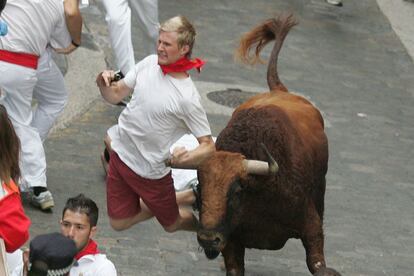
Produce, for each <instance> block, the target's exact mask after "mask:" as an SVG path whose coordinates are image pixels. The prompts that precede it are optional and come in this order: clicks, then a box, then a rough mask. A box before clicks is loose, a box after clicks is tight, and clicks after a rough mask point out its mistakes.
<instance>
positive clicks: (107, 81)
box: [96, 70, 115, 87]
mask: <svg viewBox="0 0 414 276" xmlns="http://www.w3.org/2000/svg"><path fill="white" fill-rule="evenodd" d="M114 75H115V72H114V71H113V70H104V71H103V72H102V73H100V74H99V75H98V76H97V77H96V84H97V85H98V86H99V87H103V86H106V87H109V86H111V83H112V81H113V80H114Z"/></svg>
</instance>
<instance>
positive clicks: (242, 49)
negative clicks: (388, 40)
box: [236, 14, 298, 92]
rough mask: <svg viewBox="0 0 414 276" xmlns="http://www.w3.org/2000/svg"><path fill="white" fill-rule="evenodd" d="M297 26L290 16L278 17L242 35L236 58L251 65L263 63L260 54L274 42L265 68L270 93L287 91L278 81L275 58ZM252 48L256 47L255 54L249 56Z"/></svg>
mask: <svg viewBox="0 0 414 276" xmlns="http://www.w3.org/2000/svg"><path fill="white" fill-rule="evenodd" d="M297 24H298V23H297V21H296V20H295V19H294V18H293V15H292V14H286V15H280V16H278V17H277V18H271V19H268V20H266V21H264V22H263V23H261V24H260V25H258V26H256V27H255V28H253V29H252V30H251V31H250V32H248V33H246V34H244V35H243V36H242V38H241V41H240V46H239V48H238V50H237V52H236V56H237V57H238V58H239V59H240V60H241V61H242V62H244V63H246V64H251V65H253V64H255V63H257V62H262V63H263V61H262V60H261V59H260V56H259V55H260V52H261V51H262V49H263V48H264V47H265V46H266V45H267V44H268V43H269V42H270V41H272V40H276V41H275V44H274V46H273V50H272V54H271V56H270V60H269V64H268V67H267V84H268V85H269V88H270V90H271V91H276V90H279V91H286V92H287V91H288V90H287V88H286V87H285V86H284V85H283V83H282V82H281V81H280V79H279V74H278V73H277V58H278V55H279V52H280V48H281V47H282V44H283V41H284V40H285V37H286V35H287V34H288V33H289V31H290V29H291V28H292V27H293V26H295V25H297ZM254 47H256V49H255V53H254V55H251V54H250V51H251V50H252V49H253V48H254Z"/></svg>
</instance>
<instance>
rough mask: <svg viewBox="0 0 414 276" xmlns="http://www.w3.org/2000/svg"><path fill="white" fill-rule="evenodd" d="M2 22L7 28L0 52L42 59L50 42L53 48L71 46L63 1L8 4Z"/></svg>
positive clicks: (26, 0)
mask: <svg viewBox="0 0 414 276" xmlns="http://www.w3.org/2000/svg"><path fill="white" fill-rule="evenodd" d="M0 18H1V19H2V20H4V21H5V22H6V23H7V25H8V33H7V35H6V36H2V37H0V49H3V50H8V51H12V52H23V53H29V54H35V55H38V56H40V55H41V54H42V53H43V52H44V51H45V49H46V46H47V44H48V43H49V42H51V41H53V43H54V44H55V45H53V46H54V47H59V46H60V47H67V46H68V45H69V44H70V42H71V39H70V35H69V33H68V30H67V28H66V21H65V12H64V7H63V0H8V1H7V4H6V7H5V8H4V10H3V12H2V13H1V17H0ZM68 39H69V41H68Z"/></svg>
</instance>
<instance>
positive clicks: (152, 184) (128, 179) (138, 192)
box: [106, 151, 179, 227]
mask: <svg viewBox="0 0 414 276" xmlns="http://www.w3.org/2000/svg"><path fill="white" fill-rule="evenodd" d="M140 198H142V200H143V201H144V202H145V204H146V205H147V206H148V208H149V209H150V210H151V212H152V213H153V214H154V216H155V217H156V218H157V220H158V221H159V222H160V224H161V225H162V226H164V227H167V226H170V225H172V224H173V223H174V222H175V221H176V220H177V217H178V214H179V212H178V205H177V201H176V198H175V189H174V184H173V179H172V177H171V172H170V173H169V174H167V175H166V176H164V177H163V178H160V179H147V178H143V177H141V176H139V175H138V174H136V173H135V172H134V171H132V170H131V169H130V168H129V167H128V166H127V165H126V164H125V163H124V162H122V160H121V159H120V158H119V156H118V154H116V152H114V151H112V152H111V155H110V161H109V170H108V176H107V179H106V199H107V206H108V215H109V217H110V218H112V219H125V218H129V217H133V216H135V215H137V214H138V213H139V212H140V211H141V207H140V204H139V200H140Z"/></svg>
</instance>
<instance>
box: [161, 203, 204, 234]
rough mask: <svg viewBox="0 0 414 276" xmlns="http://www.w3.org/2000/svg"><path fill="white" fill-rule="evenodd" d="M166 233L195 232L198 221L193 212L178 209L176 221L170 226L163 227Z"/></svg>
mask: <svg viewBox="0 0 414 276" xmlns="http://www.w3.org/2000/svg"><path fill="white" fill-rule="evenodd" d="M164 229H165V231H167V232H170V233H172V232H175V231H178V230H184V231H191V232H196V231H197V229H198V220H197V218H196V217H195V216H194V214H193V212H192V211H190V210H188V209H186V208H179V215H178V218H177V220H176V221H175V222H174V223H173V224H172V225H170V226H168V227H164Z"/></svg>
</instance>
